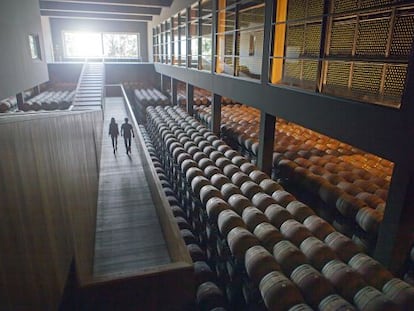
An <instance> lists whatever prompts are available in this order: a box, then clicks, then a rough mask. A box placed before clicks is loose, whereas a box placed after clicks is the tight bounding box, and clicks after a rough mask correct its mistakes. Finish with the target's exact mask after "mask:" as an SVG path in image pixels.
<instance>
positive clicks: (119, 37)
mask: <svg viewBox="0 0 414 311" xmlns="http://www.w3.org/2000/svg"><path fill="white" fill-rule="evenodd" d="M138 38H139V35H138V34H126V33H104V34H103V50H104V56H105V57H110V58H112V57H113V58H139V50H138Z"/></svg>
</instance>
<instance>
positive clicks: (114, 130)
mask: <svg viewBox="0 0 414 311" xmlns="http://www.w3.org/2000/svg"><path fill="white" fill-rule="evenodd" d="M109 135H110V136H111V139H112V148H114V153H115V151H116V150H118V135H119V130H118V123H116V122H115V118H111V123H109Z"/></svg>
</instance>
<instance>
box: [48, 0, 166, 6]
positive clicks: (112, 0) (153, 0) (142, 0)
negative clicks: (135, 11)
mask: <svg viewBox="0 0 414 311" xmlns="http://www.w3.org/2000/svg"><path fill="white" fill-rule="evenodd" d="M42 1H52V2H73V3H92V4H121V5H137V6H139V5H145V6H170V5H171V3H172V0H42Z"/></svg>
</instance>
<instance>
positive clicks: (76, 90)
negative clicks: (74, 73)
mask: <svg viewBox="0 0 414 311" xmlns="http://www.w3.org/2000/svg"><path fill="white" fill-rule="evenodd" d="M86 65H87V62H85V63H83V66H82V70H81V72H80V74H79V78H78V83H77V84H76V89H75V96H74V97H73V102H72V105H71V107H70V109H69V110H72V108H73V104H74V102H75V101H76V96H77V95H78V92H79V87H80V85H81V82H82V77H83V73H84V72H85V68H86Z"/></svg>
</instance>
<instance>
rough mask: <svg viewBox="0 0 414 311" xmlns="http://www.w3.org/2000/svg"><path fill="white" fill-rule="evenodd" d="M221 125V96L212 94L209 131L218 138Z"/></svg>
mask: <svg viewBox="0 0 414 311" xmlns="http://www.w3.org/2000/svg"><path fill="white" fill-rule="evenodd" d="M220 125H221V95H218V94H213V102H212V103H211V127H210V129H211V131H212V132H213V133H214V134H216V135H217V136H220Z"/></svg>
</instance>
